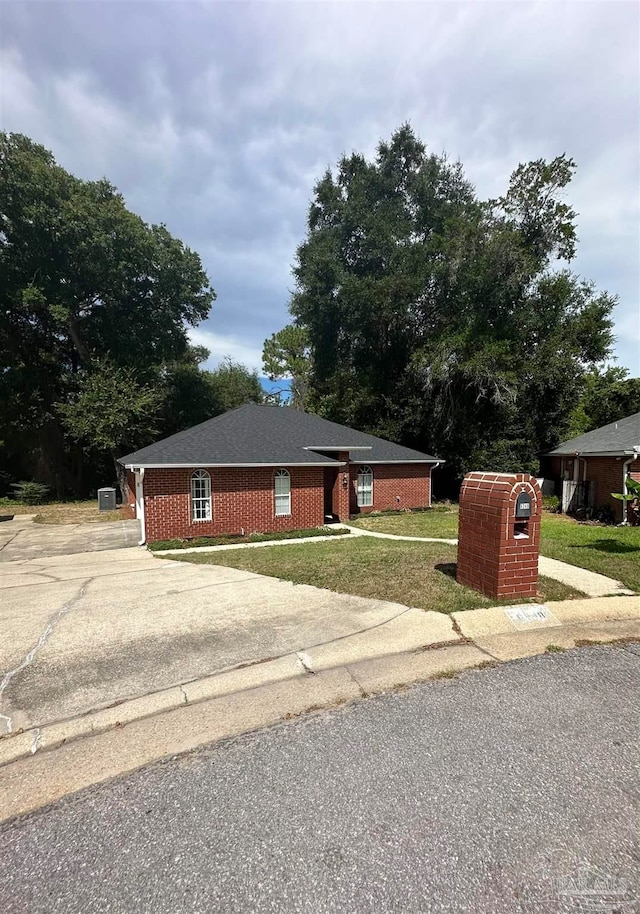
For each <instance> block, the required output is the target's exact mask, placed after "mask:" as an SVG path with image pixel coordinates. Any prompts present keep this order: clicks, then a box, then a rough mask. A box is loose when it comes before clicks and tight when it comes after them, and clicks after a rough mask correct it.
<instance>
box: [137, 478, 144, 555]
mask: <svg viewBox="0 0 640 914" xmlns="http://www.w3.org/2000/svg"><path fill="white" fill-rule="evenodd" d="M139 475H140V536H141V537H142V539H141V540H140V542H139V543H138V546H144V544H145V543H146V541H147V537H146V531H145V529H144V467H140V471H139ZM137 485H138V480H137V479H136V487H137ZM137 496H138V493H137V492H136V501H137Z"/></svg>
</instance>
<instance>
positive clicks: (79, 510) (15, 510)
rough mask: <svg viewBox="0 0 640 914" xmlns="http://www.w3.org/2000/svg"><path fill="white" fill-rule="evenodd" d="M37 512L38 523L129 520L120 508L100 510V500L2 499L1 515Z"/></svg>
mask: <svg viewBox="0 0 640 914" xmlns="http://www.w3.org/2000/svg"><path fill="white" fill-rule="evenodd" d="M12 514H13V515H16V516H18V515H22V514H35V517H34V521H35V523H36V524H103V523H105V522H106V521H114V520H127V518H126V517H125V516H124V514H123V512H122V511H121V510H120V509H116V510H115V511H98V501H97V499H95V498H93V499H91V500H90V501H58V502H51V504H48V505H23V504H21V503H20V502H16V501H12V500H11V499H9V498H3V499H2V501H0V517H10V516H11V515H12Z"/></svg>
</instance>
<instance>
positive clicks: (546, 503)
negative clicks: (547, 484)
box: [542, 495, 560, 514]
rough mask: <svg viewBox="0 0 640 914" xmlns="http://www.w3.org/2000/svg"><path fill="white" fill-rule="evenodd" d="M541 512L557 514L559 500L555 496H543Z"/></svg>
mask: <svg viewBox="0 0 640 914" xmlns="http://www.w3.org/2000/svg"><path fill="white" fill-rule="evenodd" d="M542 510H543V511H552V512H553V513H554V514H558V513H559V511H560V499H559V498H558V496H557V495H543V496H542Z"/></svg>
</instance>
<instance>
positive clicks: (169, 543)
mask: <svg viewBox="0 0 640 914" xmlns="http://www.w3.org/2000/svg"><path fill="white" fill-rule="evenodd" d="M345 535H346V536H348V535H349V531H348V530H335V529H333V528H332V527H312V528H311V529H308V530H287V531H286V532H284V533H250V534H249V536H240V535H236V534H229V535H227V536H194V537H191V539H174V540H159V541H158V542H157V543H149V546H148V548H149V549H150V550H151V551H152V552H163V551H164V550H165V549H191V548H193V547H194V546H195V547H198V546H237V545H239V544H241V543H268V542H272V541H273V540H305V539H310V538H312V537H314V536H345Z"/></svg>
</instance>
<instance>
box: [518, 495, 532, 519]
mask: <svg viewBox="0 0 640 914" xmlns="http://www.w3.org/2000/svg"><path fill="white" fill-rule="evenodd" d="M516 517H531V496H530V495H529V493H528V492H521V493H520V494H519V495H518V498H517V499H516Z"/></svg>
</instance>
